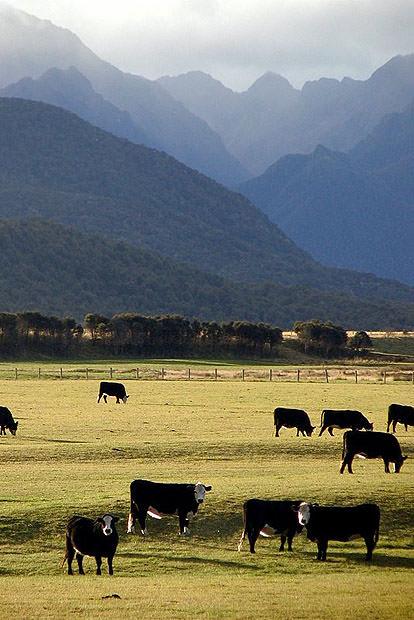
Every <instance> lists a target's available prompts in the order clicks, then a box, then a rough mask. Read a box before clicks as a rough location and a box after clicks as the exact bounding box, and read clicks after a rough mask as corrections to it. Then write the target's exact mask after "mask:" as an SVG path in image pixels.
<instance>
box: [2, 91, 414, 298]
mask: <svg viewBox="0 0 414 620" xmlns="http://www.w3.org/2000/svg"><path fill="white" fill-rule="evenodd" d="M0 125H1V127H2V128H3V129H2V136H1V140H0V217H2V218H7V219H13V218H28V217H34V216H35V217H42V218H45V219H53V220H55V221H59V222H61V223H63V224H65V225H69V226H71V227H75V228H77V229H80V230H82V231H89V232H93V233H99V234H101V235H104V236H106V237H108V238H113V239H118V240H124V241H127V242H128V243H129V244H131V245H135V246H139V247H141V248H143V249H147V250H151V251H155V252H157V253H160V254H162V255H163V256H165V257H168V258H170V259H172V260H174V261H180V262H186V263H188V264H189V265H191V266H192V267H193V268H195V269H201V270H203V271H208V272H210V273H215V274H217V275H220V276H221V277H224V278H226V279H232V280H238V281H256V282H260V281H261V282H269V281H271V282H275V283H278V284H283V285H285V286H294V285H295V286H300V287H307V288H317V289H320V290H321V289H324V290H327V291H335V292H338V291H341V292H342V293H343V292H344V291H346V292H347V293H348V294H349V295H352V296H354V297H356V296H358V297H361V298H365V299H371V300H372V299H385V298H387V299H394V300H400V301H408V302H413V301H414V289H412V288H410V287H407V286H404V285H402V284H399V283H398V282H393V281H386V280H381V279H379V278H375V277H374V276H372V275H369V274H364V273H354V272H351V271H345V270H338V269H329V268H325V267H322V266H321V265H320V264H318V263H317V262H316V261H314V260H313V259H311V257H310V256H309V255H308V254H307V253H306V252H304V251H302V250H300V249H299V248H298V247H297V246H296V245H295V244H294V243H293V242H292V241H290V240H289V239H288V238H287V237H286V236H285V235H284V234H283V233H282V232H281V231H280V229H279V228H278V227H277V226H276V225H274V224H272V223H271V222H270V221H269V220H268V219H267V217H266V216H265V215H264V214H263V213H261V211H259V209H257V208H256V207H254V206H253V205H252V204H251V203H249V202H248V200H246V198H244V197H243V196H241V195H240V194H237V193H234V192H231V191H229V190H227V189H226V188H225V187H223V186H221V185H219V184H217V183H215V182H214V181H212V180H211V179H209V178H207V177H205V176H203V175H201V174H200V173H197V172H195V171H194V170H191V169H190V168H187V167H186V166H184V165H183V164H181V163H179V162H177V161H176V160H174V159H173V158H172V157H170V156H168V155H166V154H165V153H160V152H158V151H156V150H154V149H148V148H147V147H145V146H142V145H136V144H133V143H132V142H129V141H127V140H123V139H120V138H117V137H115V136H113V135H112V134H109V133H106V132H104V131H103V130H101V129H99V128H96V127H93V126H92V125H90V124H89V123H87V122H85V121H83V120H81V119H80V118H79V117H77V116H75V115H74V114H72V113H70V112H67V111H65V110H63V109H61V108H57V107H54V106H51V105H48V104H44V103H39V102H34V101H27V100H22V99H12V98H3V99H0ZM303 304H304V307H305V306H306V297H304V298H303Z"/></svg>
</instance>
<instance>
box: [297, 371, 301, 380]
mask: <svg viewBox="0 0 414 620" xmlns="http://www.w3.org/2000/svg"><path fill="white" fill-rule="evenodd" d="M297 375H298V376H297V382H298V383H299V381H300V368H298V373H297Z"/></svg>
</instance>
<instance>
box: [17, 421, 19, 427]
mask: <svg viewBox="0 0 414 620" xmlns="http://www.w3.org/2000/svg"><path fill="white" fill-rule="evenodd" d="M18 426H19V422H18V420H16V428H17V427H18Z"/></svg>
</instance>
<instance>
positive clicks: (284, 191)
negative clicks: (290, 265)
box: [240, 104, 414, 284]
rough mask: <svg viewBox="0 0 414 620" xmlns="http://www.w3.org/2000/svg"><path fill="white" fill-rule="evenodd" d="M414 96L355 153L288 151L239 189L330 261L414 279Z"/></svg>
mask: <svg viewBox="0 0 414 620" xmlns="http://www.w3.org/2000/svg"><path fill="white" fill-rule="evenodd" d="M413 170H414V104H411V105H409V106H408V107H407V109H406V110H404V112H401V113H394V114H390V115H386V116H385V117H384V118H383V119H382V121H381V122H380V123H379V124H378V125H377V126H376V127H375V128H374V130H373V131H372V132H371V133H370V134H369V135H368V136H367V137H366V138H364V139H363V140H362V141H361V142H359V143H358V144H357V145H356V146H355V147H354V148H353V149H351V150H350V151H349V152H348V153H341V152H336V151H332V150H330V149H327V148H326V147H323V146H318V147H317V148H316V149H315V151H314V152H313V153H311V154H310V155H287V156H285V157H282V158H281V159H279V160H278V161H277V162H276V163H275V164H274V165H273V166H270V167H269V168H268V169H267V170H266V172H265V173H264V174H263V175H261V176H259V177H257V178H255V179H252V180H250V181H247V182H246V183H244V184H243V185H242V186H241V187H240V189H241V191H242V192H243V193H244V194H245V195H246V196H247V197H248V198H249V199H250V200H252V201H253V202H254V203H255V204H256V205H257V206H258V207H260V208H261V209H262V210H263V211H264V212H265V213H266V214H267V215H268V216H269V218H270V219H271V220H272V221H273V222H277V224H278V225H279V226H280V227H281V228H282V230H283V231H284V232H285V233H286V234H287V235H289V237H290V238H291V239H293V240H294V241H295V242H296V243H297V244H298V245H299V246H300V247H302V248H305V249H306V250H307V251H308V252H310V253H311V254H312V256H314V257H315V258H316V259H318V260H320V261H322V262H323V263H325V264H330V265H336V266H338V267H347V268H351V269H357V270H362V269H366V270H368V271H371V272H373V273H376V274H377V275H380V276H383V277H389V278H398V279H400V280H403V281H405V282H407V283H410V284H414V243H413V237H414V175H413Z"/></svg>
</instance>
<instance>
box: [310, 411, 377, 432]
mask: <svg viewBox="0 0 414 620" xmlns="http://www.w3.org/2000/svg"><path fill="white" fill-rule="evenodd" d="M334 428H339V429H343V428H351V429H352V430H353V431H360V430H362V429H364V430H366V431H372V430H374V425H373V423H372V422H369V421H368V420H367V418H366V417H365V416H364V415H362V413H361V412H360V411H354V410H352V409H324V410H323V411H322V415H321V430H320V432H319V437H320V436H321V435H322V433H324V432H325V431H326V429H328V433H329V434H330V435H331V436H332V437H333V429H334Z"/></svg>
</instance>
